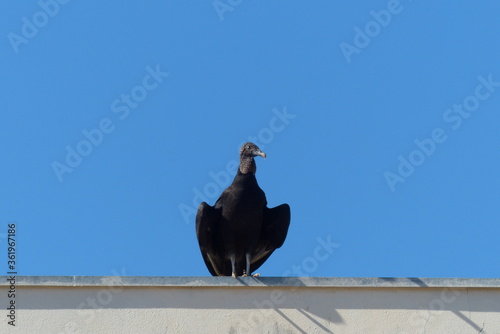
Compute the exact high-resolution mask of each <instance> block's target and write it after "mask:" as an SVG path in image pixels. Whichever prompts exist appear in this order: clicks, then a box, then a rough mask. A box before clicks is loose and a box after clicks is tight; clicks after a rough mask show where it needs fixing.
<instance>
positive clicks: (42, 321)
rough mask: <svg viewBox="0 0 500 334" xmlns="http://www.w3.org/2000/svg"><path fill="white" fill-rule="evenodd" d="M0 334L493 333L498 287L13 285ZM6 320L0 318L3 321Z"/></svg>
mask: <svg viewBox="0 0 500 334" xmlns="http://www.w3.org/2000/svg"><path fill="white" fill-rule="evenodd" d="M6 281H7V278H6V277H2V282H3V283H2V284H1V286H0V304H1V309H3V311H0V316H1V319H2V322H1V323H0V333H40V334H41V333H51V334H57V333H124V334H125V333H134V334H135V333H342V334H344V333H346V334H348V333H356V334H358V333H384V334H391V333H394V334H396V333H397V334H403V333H408V334H415V333H454V334H461V333H463V334H465V333H496V334H500V280H491V279H490V280H474V279H468V280H467V279H448V280H443V279H382V278H378V279H376V278H374V279H369V278H365V279H363V278H317V279H314V278H260V279H256V278H250V277H248V278H238V279H233V278H230V277H222V278H219V277H177V278H169V277H16V285H15V290H16V293H15V294H16V296H15V299H14V300H15V306H16V309H15V326H12V325H9V324H8V321H12V320H10V319H9V317H8V315H9V312H10V311H9V310H7V307H9V303H10V300H12V299H11V298H8V291H9V289H11V286H10V283H9V282H8V281H7V282H6ZM2 313H3V315H2Z"/></svg>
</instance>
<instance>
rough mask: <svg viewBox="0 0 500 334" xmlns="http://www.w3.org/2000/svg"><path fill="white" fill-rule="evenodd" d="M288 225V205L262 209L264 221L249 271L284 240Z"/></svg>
mask: <svg viewBox="0 0 500 334" xmlns="http://www.w3.org/2000/svg"><path fill="white" fill-rule="evenodd" d="M289 226H290V206H289V205H288V204H281V205H279V206H277V207H275V208H271V209H269V208H265V209H264V221H263V226H262V231H261V235H260V240H259V244H258V245H257V248H256V250H255V254H254V256H253V257H252V260H251V264H250V271H251V272H254V271H255V270H257V269H258V268H259V267H260V266H261V265H262V264H263V263H264V262H266V260H267V259H268V258H269V256H271V254H272V253H273V252H274V251H275V250H276V249H277V248H280V247H281V245H283V243H284V242H285V239H286V235H287V233H288V227H289Z"/></svg>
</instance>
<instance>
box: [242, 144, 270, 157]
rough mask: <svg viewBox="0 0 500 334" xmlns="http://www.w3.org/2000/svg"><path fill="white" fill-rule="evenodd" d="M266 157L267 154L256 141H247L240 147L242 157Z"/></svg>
mask: <svg viewBox="0 0 500 334" xmlns="http://www.w3.org/2000/svg"><path fill="white" fill-rule="evenodd" d="M258 155H259V156H261V157H263V158H265V157H266V154H265V153H264V152H262V151H261V150H260V148H259V147H258V146H257V145H255V144H254V143H250V142H249V143H245V144H243V146H242V147H241V149H240V158H253V157H256V156H258Z"/></svg>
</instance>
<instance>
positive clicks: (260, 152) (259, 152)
mask: <svg viewBox="0 0 500 334" xmlns="http://www.w3.org/2000/svg"><path fill="white" fill-rule="evenodd" d="M255 155H260V156H261V157H263V158H264V159H265V158H266V154H265V153H264V152H262V151H256V152H255Z"/></svg>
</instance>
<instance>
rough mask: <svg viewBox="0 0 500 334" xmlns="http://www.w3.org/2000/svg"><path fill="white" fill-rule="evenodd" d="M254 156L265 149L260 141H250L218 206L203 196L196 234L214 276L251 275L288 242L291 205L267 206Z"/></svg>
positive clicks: (241, 154) (197, 217) (242, 152)
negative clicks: (209, 203)
mask: <svg viewBox="0 0 500 334" xmlns="http://www.w3.org/2000/svg"><path fill="white" fill-rule="evenodd" d="M255 156H261V157H263V158H265V157H266V154H265V153H264V152H262V151H261V150H260V149H259V148H258V147H257V145H255V144H253V143H245V144H244V145H243V146H242V147H241V150H240V165H239V168H238V172H237V174H236V176H235V177H234V180H233V183H231V185H230V186H229V187H227V188H226V190H224V191H223V192H222V194H221V195H220V197H219V199H218V200H217V202H215V205H214V206H210V205H208V204H207V203H205V202H203V203H201V204H200V206H199V207H198V212H197V214H196V236H197V238H198V243H199V245H200V250H201V254H202V255H203V260H204V261H205V264H206V266H207V268H208V270H209V271H210V273H211V274H212V275H213V276H233V277H237V276H247V275H251V274H252V273H253V272H254V271H255V270H257V269H258V268H259V267H260V266H261V265H262V264H263V263H264V262H265V261H266V260H267V259H268V258H269V256H271V254H272V253H273V252H274V250H275V249H276V248H280V247H281V245H283V242H285V238H286V235H287V232H288V226H289V225H290V206H289V205H288V204H281V205H279V206H277V207H275V208H268V207H267V200H266V195H265V194H264V191H262V189H260V187H259V185H258V184H257V179H256V178H255V171H256V169H257V168H256V165H255V160H254V157H255ZM256 275H258V274H256Z"/></svg>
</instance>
